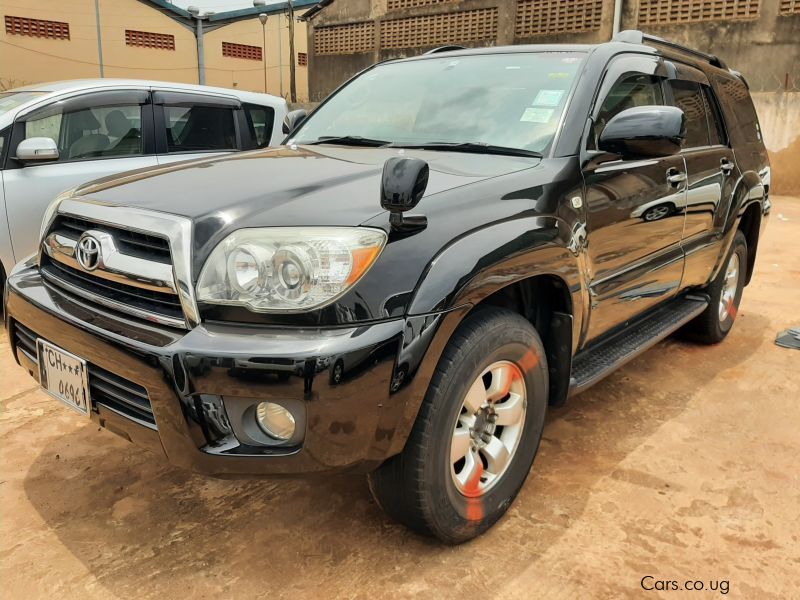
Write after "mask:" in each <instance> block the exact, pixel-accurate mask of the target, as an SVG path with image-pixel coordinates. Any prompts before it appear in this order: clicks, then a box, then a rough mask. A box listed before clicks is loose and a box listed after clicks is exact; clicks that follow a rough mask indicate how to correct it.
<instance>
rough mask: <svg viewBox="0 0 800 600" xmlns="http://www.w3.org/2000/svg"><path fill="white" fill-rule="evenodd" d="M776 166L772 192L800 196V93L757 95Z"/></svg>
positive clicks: (768, 143)
mask: <svg viewBox="0 0 800 600" xmlns="http://www.w3.org/2000/svg"><path fill="white" fill-rule="evenodd" d="M753 102H755V105H756V110H757V111H758V120H759V122H760V123H761V131H762V133H763V134H764V143H765V144H766V146H767V149H768V150H769V156H770V163H771V164H772V173H773V175H772V191H773V192H774V193H776V194H787V195H795V196H796V195H800V168H798V165H800V92H778V93H775V92H756V93H754V94H753Z"/></svg>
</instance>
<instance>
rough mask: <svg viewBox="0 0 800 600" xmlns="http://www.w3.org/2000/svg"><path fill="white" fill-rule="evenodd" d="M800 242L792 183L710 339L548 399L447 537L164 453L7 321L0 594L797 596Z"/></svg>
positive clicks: (346, 501) (359, 485) (671, 346)
mask: <svg viewBox="0 0 800 600" xmlns="http://www.w3.org/2000/svg"><path fill="white" fill-rule="evenodd" d="M799 240H800V199H791V198H785V197H784V198H775V199H774V209H773V212H772V218H771V222H770V224H769V228H768V230H767V235H766V238H765V239H764V240H763V241H762V244H761V248H760V253H759V258H758V263H757V272H756V275H755V278H754V280H753V283H752V284H751V285H750V286H749V287H748V288H747V290H746V291H745V295H744V300H743V302H742V305H741V309H740V313H739V317H738V320H737V323H736V326H735V328H734V330H733V332H732V333H731V335H730V336H729V337H728V339H727V340H726V341H725V342H724V343H723V344H721V345H719V346H716V347H700V346H695V345H691V344H689V343H686V342H682V341H679V340H676V339H669V340H667V341H666V342H664V343H661V344H659V345H658V346H657V347H655V348H654V349H652V350H651V351H649V352H647V353H646V354H645V355H643V356H641V357H639V358H638V359H637V360H635V361H634V362H632V363H631V364H629V365H628V366H627V367H625V368H624V369H622V370H621V371H619V372H617V373H615V374H614V375H612V376H611V377H610V378H608V379H607V380H606V381H605V382H603V383H601V384H599V385H597V386H596V387H594V388H593V389H591V390H590V391H588V392H586V393H585V394H583V395H582V396H579V397H577V398H575V399H573V401H571V402H570V403H569V404H568V405H567V406H566V407H564V408H562V409H558V410H553V411H551V413H550V415H549V418H548V426H547V428H546V430H545V438H544V441H543V444H542V449H541V452H540V454H539V456H538V458H537V460H536V463H535V465H534V471H533V473H532V476H531V478H530V479H529V480H528V483H527V484H526V486H525V488H524V489H523V491H522V493H521V494H520V497H519V498H518V499H517V501H516V502H515V504H514V505H513V506H512V508H511V509H510V511H509V513H508V515H507V516H506V517H505V518H504V519H503V520H502V521H501V522H500V523H499V524H498V526H496V527H495V528H494V529H493V530H492V531H490V532H489V533H488V534H486V535H484V536H483V537H482V538H480V539H478V540H476V541H474V542H472V543H470V544H467V545H464V546H461V547H456V548H451V547H442V546H440V545H438V544H437V543H435V542H434V541H432V540H429V539H425V538H421V537H419V536H416V535H414V534H412V533H410V532H408V531H406V530H405V529H403V528H402V527H400V526H397V525H395V524H393V523H392V522H390V521H389V520H388V519H387V518H386V517H385V516H384V515H383V514H382V513H381V512H380V510H379V509H378V508H377V507H376V506H375V504H373V502H372V501H371V499H370V496H369V493H368V490H367V486H366V484H365V482H364V480H363V479H362V478H359V477H339V478H327V479H321V480H314V481H307V480H305V481H294V480H281V481H238V482H231V481H218V480H211V479H205V478H201V477H197V476H194V475H190V474H187V473H185V472H182V471H179V470H177V469H175V468H172V467H170V466H169V465H167V464H164V463H162V462H159V461H158V460H157V459H155V458H154V457H153V456H152V455H150V454H149V453H148V452H146V451H144V450H140V449H138V448H136V447H134V446H132V445H130V444H128V443H126V442H124V441H122V440H121V439H119V438H117V437H115V436H114V435H112V434H110V433H108V432H105V431H98V428H97V427H96V426H92V425H91V424H89V423H88V422H87V421H85V420H84V419H82V418H80V417H79V416H77V415H73V413H71V412H70V411H69V410H67V409H65V408H62V407H61V406H60V405H59V404H58V403H57V402H56V401H54V400H52V399H50V398H49V397H48V396H45V394H43V393H42V392H40V391H38V390H37V389H36V387H35V386H34V384H33V381H32V380H31V379H30V378H29V377H28V376H27V374H26V373H25V372H23V371H22V369H20V368H19V367H17V366H16V364H15V363H14V362H13V360H12V358H11V355H10V352H9V349H8V344H7V342H6V341H5V339H3V341H2V343H0V382H1V383H0V388H2V389H0V397H2V400H0V406H1V407H2V411H1V412H0V466H1V468H2V472H0V511H1V512H0V516H1V517H2V519H1V521H0V581H1V582H2V583H1V584H0V585H2V596H3V597H6V598H81V599H83V598H113V597H118V598H131V597H136V598H186V597H192V598H254V597H268V596H269V597H282V596H285V597H324V598H329V597H349V598H358V597H363V598H368V597H369V598H374V597H381V596H383V597H386V598H393V597H400V596H403V597H408V596H422V595H424V596H426V597H430V598H447V597H453V598H455V597H458V598H467V597H482V598H495V597H497V598H499V597H502V598H532V597H534V596H538V597H545V598H583V597H598V598H601V597H602V598H612V597H613V598H616V597H663V598H669V597H680V596H689V597H697V598H708V597H714V596H720V595H728V596H730V597H738V598H759V599H764V598H790V597H794V598H797V597H800V580H798V574H800V468H798V456H800V351H797V350H787V349H782V348H779V347H777V346H775V345H774V343H773V340H774V339H775V335H776V333H777V332H778V331H779V330H783V329H786V328H788V327H790V326H797V325H800V241H799ZM648 576H650V578H648V579H645V585H646V586H647V587H655V586H656V583H655V582H656V581H659V580H661V581H663V580H667V581H676V582H677V585H678V586H680V587H683V586H684V585H685V584H684V582H685V581H687V580H691V581H697V582H698V584H697V585H704V586H705V587H706V591H703V592H700V591H693V592H685V591H684V592H675V591H666V592H659V591H649V592H645V591H644V590H643V589H642V584H641V582H642V579H643V578H645V577H648ZM725 582H727V583H725ZM712 585H714V586H716V587H717V588H718V589H717V591H714V592H712V591H708V588H709V587H710V586H712ZM722 590H728V593H727V594H724V593H723V592H722Z"/></svg>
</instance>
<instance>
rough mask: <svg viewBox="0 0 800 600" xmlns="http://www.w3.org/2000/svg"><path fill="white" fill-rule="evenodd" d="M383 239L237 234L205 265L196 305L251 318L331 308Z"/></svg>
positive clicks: (310, 231)
mask: <svg viewBox="0 0 800 600" xmlns="http://www.w3.org/2000/svg"><path fill="white" fill-rule="evenodd" d="M385 243H386V233H385V232H384V231H383V230H381V229H367V228H364V227H274V228H263V229H240V230H239V231H236V232H234V233H232V234H231V235H229V236H228V237H227V238H225V240H223V241H222V242H221V243H220V244H219V245H218V246H217V247H216V248H214V251H213V252H212V253H211V255H210V256H209V257H208V260H206V264H205V265H204V266H203V270H202V272H201V273H200V279H199V281H198V282H197V300H198V301H199V302H208V303H210V304H228V305H235V306H245V307H247V308H249V309H250V310H253V311H256V312H299V311H305V310H310V309H314V308H320V307H322V306H325V305H326V304H330V303H331V302H333V301H334V300H336V298H338V297H340V296H341V295H342V294H344V293H345V292H346V291H347V289H348V288H350V287H351V286H352V285H353V284H354V283H355V282H356V281H358V280H359V279H360V278H361V276H362V275H363V274H364V273H366V272H367V269H369V267H370V266H372V264H373V263H374V262H375V259H376V258H378V255H379V254H380V252H381V250H382V249H383V246H384V244H385Z"/></svg>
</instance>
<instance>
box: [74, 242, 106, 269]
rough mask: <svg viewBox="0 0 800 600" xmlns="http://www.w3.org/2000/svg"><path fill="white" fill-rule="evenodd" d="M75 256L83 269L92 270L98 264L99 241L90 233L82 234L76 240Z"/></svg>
mask: <svg viewBox="0 0 800 600" xmlns="http://www.w3.org/2000/svg"><path fill="white" fill-rule="evenodd" d="M75 258H77V259H78V264H79V265H80V266H81V267H82V268H83V270H84V271H94V270H95V269H96V268H97V266H98V265H99V264H100V242H98V241H97V240H96V239H95V238H93V237H92V236H90V235H84V236H83V237H81V239H80V240H78V246H77V248H75Z"/></svg>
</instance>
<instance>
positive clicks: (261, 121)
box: [244, 104, 275, 148]
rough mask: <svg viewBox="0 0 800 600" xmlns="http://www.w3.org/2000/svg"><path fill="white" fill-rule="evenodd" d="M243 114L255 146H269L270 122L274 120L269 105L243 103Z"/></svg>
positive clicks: (272, 111) (273, 112) (270, 135)
mask: <svg viewBox="0 0 800 600" xmlns="http://www.w3.org/2000/svg"><path fill="white" fill-rule="evenodd" d="M244 114H245V116H246V117H247V127H248V129H250V137H252V138H253V141H254V142H255V147H256V148H265V147H267V146H269V140H270V138H271V137H272V124H273V122H274V121H275V111H274V110H273V109H272V108H271V107H269V106H261V105H258V104H245V105H244Z"/></svg>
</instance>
